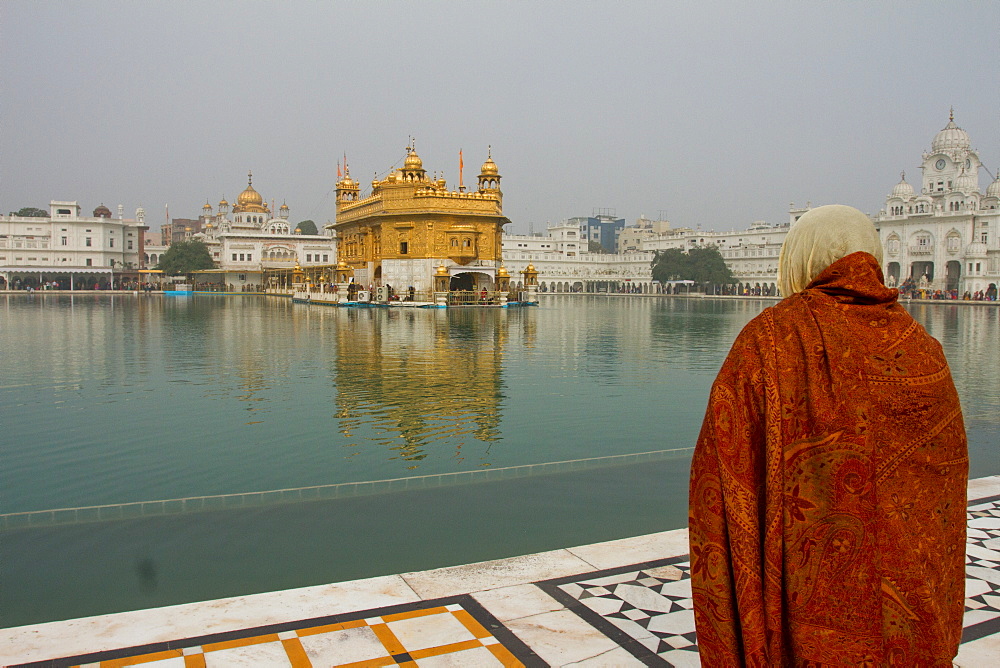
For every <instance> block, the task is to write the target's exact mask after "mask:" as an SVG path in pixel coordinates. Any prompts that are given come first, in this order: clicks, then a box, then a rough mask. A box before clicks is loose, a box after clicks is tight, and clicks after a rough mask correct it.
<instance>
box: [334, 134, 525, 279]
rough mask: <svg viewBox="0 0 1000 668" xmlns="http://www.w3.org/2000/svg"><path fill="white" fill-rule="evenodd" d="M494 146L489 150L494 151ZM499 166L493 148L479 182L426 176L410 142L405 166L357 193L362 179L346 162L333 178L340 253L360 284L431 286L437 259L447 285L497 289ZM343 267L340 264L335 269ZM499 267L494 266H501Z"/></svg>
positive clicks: (500, 216) (500, 221)
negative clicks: (468, 186)
mask: <svg viewBox="0 0 1000 668" xmlns="http://www.w3.org/2000/svg"><path fill="white" fill-rule="evenodd" d="M491 153H492V152H491ZM502 201H503V193H502V192H501V191H500V173H499V170H498V169H497V165H496V163H495V162H493V158H492V154H490V156H489V157H488V158H487V159H486V162H485V163H483V166H482V169H481V171H480V174H479V179H478V186H477V189H476V190H474V191H468V192H467V191H466V190H465V188H464V186H460V188H459V189H458V190H449V189H448V185H447V183H446V181H445V180H444V179H443V178H430V177H428V175H427V171H426V170H425V169H424V167H423V162H422V161H421V159H420V157H419V156H418V155H417V152H416V150H414V148H413V147H412V146H409V147H407V149H406V159H405V161H404V163H403V166H402V168H400V169H395V170H393V171H392V172H390V173H389V174H388V176H386V178H385V179H383V180H378V179H376V180H374V181H372V184H371V194H369V195H368V196H367V197H361V193H360V184H359V183H358V182H357V181H355V180H354V179H352V178H351V176H350V172H349V170H348V168H347V166H346V164H345V166H344V175H343V177H342V178H341V179H340V180H339V181H338V182H337V222H336V223H335V224H334V225H332V226H331V227H333V229H334V230H336V234H337V259H338V262H339V263H342V264H341V265H340V266H344V265H346V266H347V267H349V269H350V271H351V272H352V274H353V276H352V277H353V279H354V280H355V281H356V282H358V283H360V284H361V285H376V286H377V285H391V286H392V287H393V290H394V291H396V292H398V293H402V292H404V291H406V290H408V289H409V288H411V287H412V288H413V289H414V290H416V291H417V292H421V293H427V292H432V291H434V290H436V289H440V288H441V287H442V285H441V282H440V281H439V282H438V283H437V285H435V275H437V276H439V277H440V276H442V275H443V274H442V270H441V267H444V272H447V275H448V277H449V280H448V285H447V287H446V289H449V290H477V291H478V290H482V289H486V290H491V291H492V290H494V289H496V283H497V278H498V275H499V276H500V277H501V278H502V277H504V276H506V271H501V270H502V269H503V267H502V243H501V237H502V235H503V226H504V225H505V224H506V223H509V222H510V221H509V220H508V219H507V218H505V217H504V215H503V209H502ZM339 271H340V270H339V269H338V272H339ZM498 272H499V273H498Z"/></svg>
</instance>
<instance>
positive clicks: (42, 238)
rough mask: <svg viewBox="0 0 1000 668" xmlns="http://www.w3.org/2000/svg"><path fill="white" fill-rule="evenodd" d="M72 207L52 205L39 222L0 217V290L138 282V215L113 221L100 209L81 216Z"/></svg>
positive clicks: (74, 205)
mask: <svg viewBox="0 0 1000 668" xmlns="http://www.w3.org/2000/svg"><path fill="white" fill-rule="evenodd" d="M80 208H81V207H80V205H78V204H77V203H76V202H60V201H52V202H51V203H50V204H49V215H48V217H44V218H33V217H30V218H29V217H21V216H0V289H5V288H7V287H8V286H9V287H14V286H20V287H29V286H30V287H35V288H37V287H38V286H39V285H41V284H44V283H49V284H51V283H52V282H56V283H57V284H58V286H59V287H60V288H61V289H64V290H72V289H79V288H81V287H82V286H86V287H88V288H92V287H93V286H94V285H97V286H99V287H101V288H102V289H105V288H108V287H111V286H112V285H113V284H114V285H117V284H120V283H122V282H129V281H133V280H136V279H137V278H138V273H137V270H138V268H139V257H140V252H141V249H142V245H143V233H144V231H145V229H146V228H145V226H144V224H143V220H142V218H143V213H142V209H141V208H140V209H139V210H138V211H137V212H136V217H137V220H128V219H125V218H124V217H123V207H122V206H121V205H119V206H118V216H117V217H112V214H111V210H110V209H108V207H106V206H104V205H103V204H101V205H100V206H99V207H97V208H96V209H94V214H93V216H81V215H80Z"/></svg>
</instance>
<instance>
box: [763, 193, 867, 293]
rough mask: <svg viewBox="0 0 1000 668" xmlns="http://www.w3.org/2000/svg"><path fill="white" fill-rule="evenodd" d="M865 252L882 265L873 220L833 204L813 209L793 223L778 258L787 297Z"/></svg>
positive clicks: (780, 281)
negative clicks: (840, 262) (832, 267)
mask: <svg viewBox="0 0 1000 668" xmlns="http://www.w3.org/2000/svg"><path fill="white" fill-rule="evenodd" d="M858 251H864V252H865V253H871V254H872V255H874V256H875V259H876V260H878V263H879V265H881V264H882V242H881V241H880V240H879V238H878V230H876V229H875V225H874V224H873V223H872V221H871V220H870V219H869V218H868V216H866V215H865V214H863V213H862V212H860V211H858V210H857V209H855V208H854V207H850V206H844V205H843V204H831V205H829V206H821V207H817V208H815V209H811V210H810V211H809V212H808V213H806V214H805V215H804V216H802V217H801V218H799V219H798V221H797V222H795V223H793V224H792V228H791V229H790V230H789V231H788V235H787V236H786V237H785V243H784V244H782V246H781V255H780V256H779V257H778V288H779V289H780V290H781V295H782V296H783V297H788V296H789V295H792V294H794V293H796V292H801V291H802V290H804V289H805V287H806V286H807V285H809V284H810V283H811V282H812V281H813V279H815V278H816V277H817V276H819V275H820V273H821V272H822V271H823V270H824V269H826V268H827V267H829V266H830V265H831V264H833V263H834V262H836V261H837V260H839V259H840V258H842V257H846V256H848V255H850V254H851V253H857V252H858Z"/></svg>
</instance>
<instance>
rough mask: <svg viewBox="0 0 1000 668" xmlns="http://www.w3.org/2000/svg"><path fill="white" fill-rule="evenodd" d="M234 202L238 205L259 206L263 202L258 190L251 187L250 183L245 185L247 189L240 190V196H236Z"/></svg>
mask: <svg viewBox="0 0 1000 668" xmlns="http://www.w3.org/2000/svg"><path fill="white" fill-rule="evenodd" d="M236 203H237V204H238V205H239V206H249V205H256V206H261V205H262V204H263V203H264V198H263V197H261V195H260V193H259V192H257V191H256V190H254V189H253V186H252V185H247V189H246V190H244V191H243V192H241V193H240V196H239V197H237V198H236Z"/></svg>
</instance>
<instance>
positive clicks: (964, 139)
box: [931, 109, 972, 153]
mask: <svg viewBox="0 0 1000 668" xmlns="http://www.w3.org/2000/svg"><path fill="white" fill-rule="evenodd" d="M971 145H972V142H970V141H969V133H967V132H966V131H965V130H963V129H962V128H960V127H958V126H957V125H955V111H954V109H953V110H952V111H951V114H950V115H949V116H948V125H946V126H944V129H943V130H941V131H940V132H938V133H937V134H936V135H935V136H934V141H932V142H931V151H933V152H935V153H937V152H939V151H951V150H954V149H964V148H969V146H971Z"/></svg>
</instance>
